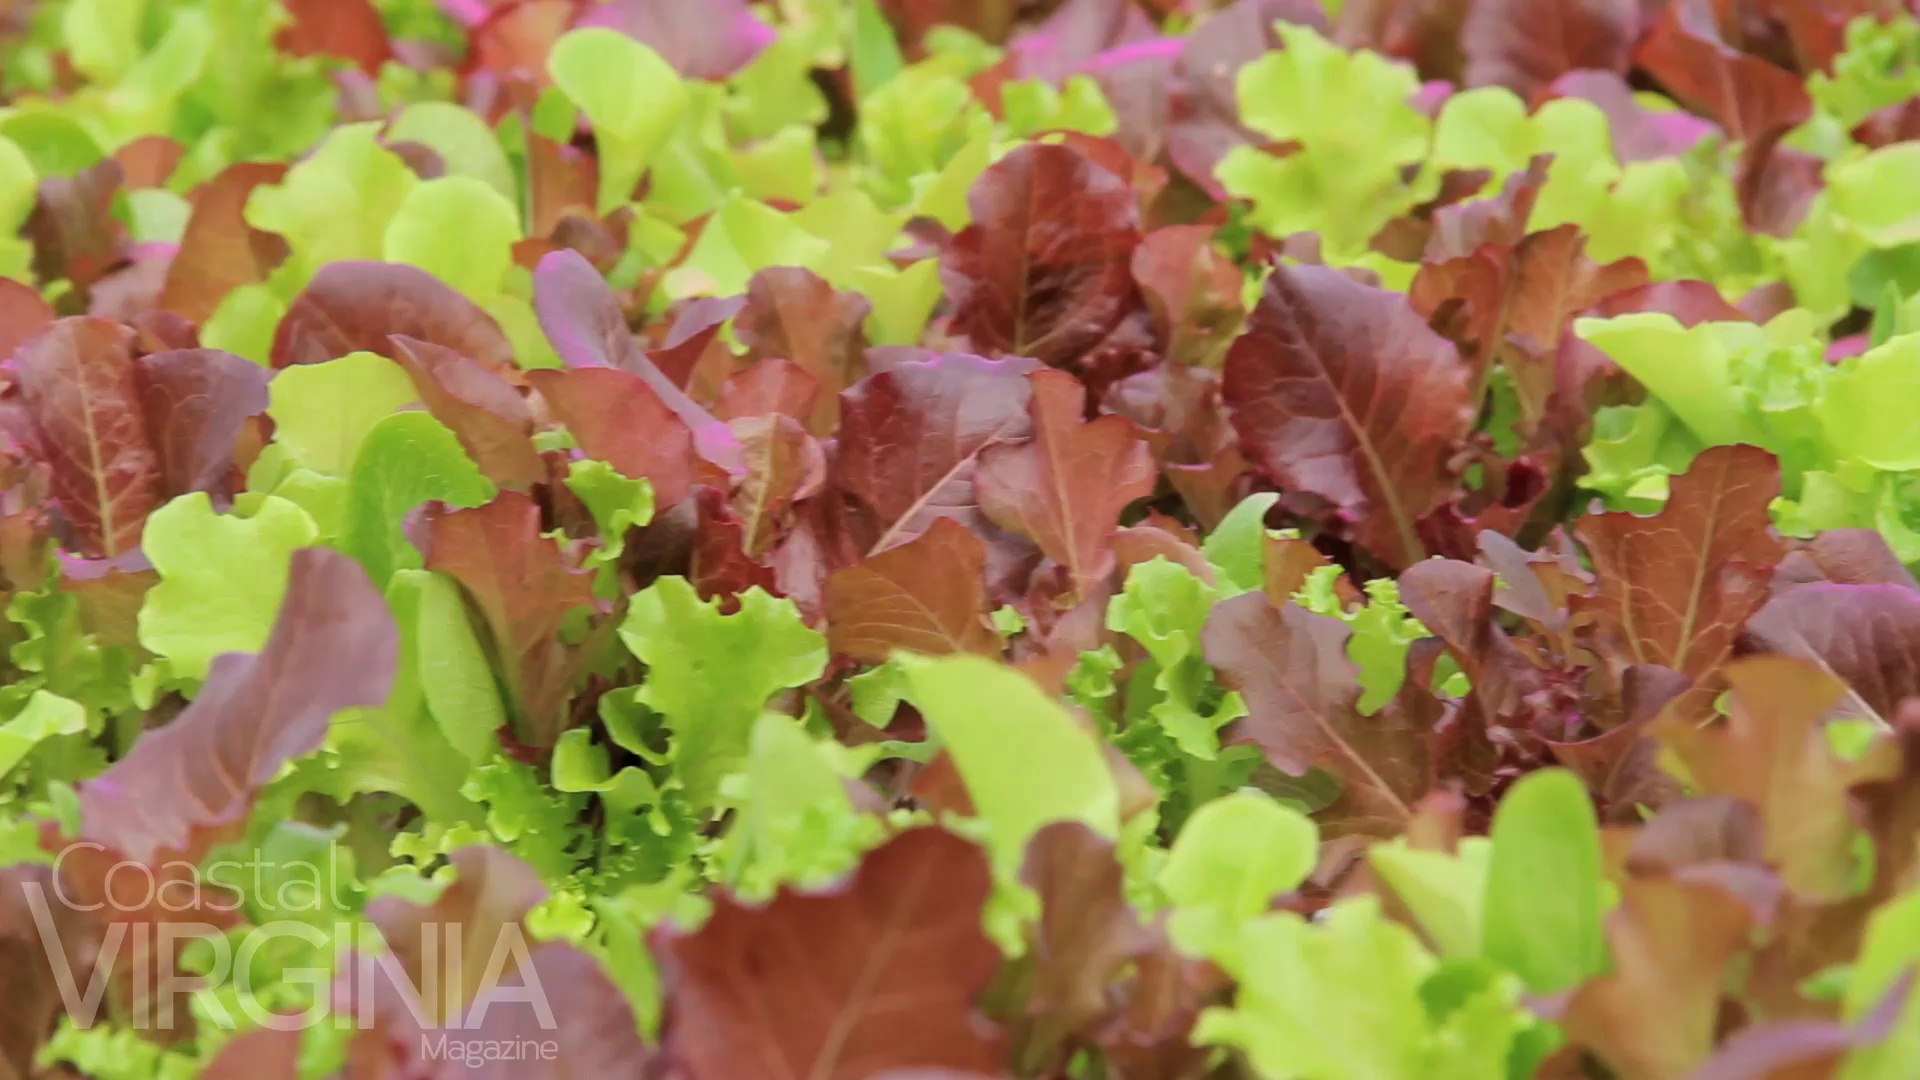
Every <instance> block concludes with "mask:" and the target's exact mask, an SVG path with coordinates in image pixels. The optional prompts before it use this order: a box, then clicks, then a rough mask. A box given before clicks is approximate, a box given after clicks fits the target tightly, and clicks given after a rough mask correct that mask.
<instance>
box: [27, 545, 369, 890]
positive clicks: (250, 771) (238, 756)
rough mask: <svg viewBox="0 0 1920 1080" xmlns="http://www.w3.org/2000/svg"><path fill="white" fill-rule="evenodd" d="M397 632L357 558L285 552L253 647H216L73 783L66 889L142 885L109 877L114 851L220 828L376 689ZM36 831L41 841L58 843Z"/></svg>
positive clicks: (132, 856) (186, 848)
mask: <svg viewBox="0 0 1920 1080" xmlns="http://www.w3.org/2000/svg"><path fill="white" fill-rule="evenodd" d="M397 641H398V632H397V630H396V629H395V626H394V623H393V618H392V616H391V615H389V614H388V613H387V605H386V602H385V600H383V599H382V598H381V596H380V594H379V592H378V591H376V590H375V589H374V587H373V586H372V584H371V583H369V582H368V580H367V577H366V574H365V573H364V572H363V571H362V570H361V569H360V567H359V566H358V564H356V563H355V562H354V561H353V560H352V559H350V558H348V557H347V556H345V555H342V554H340V553H338V552H334V551H330V550H326V549H323V548H304V549H301V550H300V551H297V552H295V553H294V555H293V565H292V570H291V571H290V573H289V577H288V585H287V593H286V598H285V599H284V600H283V601H282V602H281V606H280V613H279V616H278V617H277V618H276V619H275V620H274V625H273V632H272V633H271V635H269V637H268V638H267V644H266V646H265V648H263V649H261V651H260V652H259V653H257V654H256V653H227V654H225V655H223V656H219V657H216V658H215V659H214V661H213V667H212V669H211V671H210V672H209V673H208V675H207V679H206V682H205V683H204V684H203V685H202V686H201V688H200V692H199V695H198V696H197V697H196V698H195V699H194V701H193V704H191V705H190V706H188V707H187V709H186V711H185V712H183V713H181V714H180V715H179V716H178V717H176V718H175V719H174V720H173V721H172V722H171V723H169V724H167V725H166V726H165V727H160V728H155V729H153V730H150V731H147V732H145V733H143V734H142V735H141V736H140V738H139V739H138V740H137V741H136V742H135V743H134V745H133V749H132V751H130V752H129V753H128V754H127V756H126V757H124V758H122V759H120V760H119V761H118V762H115V763H114V764H113V765H112V766H111V767H109V768H108V769H107V771H105V772H103V773H101V774H100V775H98V776H96V777H94V778H93V779H91V780H87V781H85V782H83V783H82V784H81V785H80V831H79V835H78V836H76V837H73V838H71V839H73V840H78V841H83V842H84V843H82V844H80V845H76V846H73V847H71V848H67V849H65V850H67V852H68V854H69V857H68V858H67V859H66V860H65V861H64V863H63V864H62V872H63V874H64V876H65V881H66V885H67V887H68V889H69V890H70V891H71V895H75V896H80V897H83V898H89V899H90V900H105V899H109V898H118V899H119V900H121V901H125V900H127V897H125V896H123V895H122V893H124V892H125V890H127V889H129V888H132V890H133V892H135V893H144V892H145V886H130V885H129V881H130V879H129V877H128V875H125V874H120V875H114V876H109V873H108V871H110V870H111V869H112V868H113V866H114V865H115V864H116V862H117V861H118V860H126V861H131V862H135V863H139V864H141V865H144V866H148V867H161V866H162V864H163V863H167V862H168V861H170V860H176V859H177V860H183V861H184V863H185V864H186V865H188V866H191V865H192V864H193V863H194V862H197V861H198V859H199V857H200V856H201V855H203V854H205V853H206V852H207V851H208V849H209V848H210V847H212V846H213V845H214V844H216V843H218V842H220V841H221V840H223V839H227V838H230V837H231V836H233V835H234V834H235V832H236V830H238V829H240V828H242V827H243V826H244V825H245V823H246V819H247V815H248V814H249V812H250V811H251V810H252V808H253V801H254V796H255V794H256V793H257V792H258V791H259V789H260V788H261V787H263V786H264V785H266V783H267V782H268V781H270V780H272V779H273V778H274V777H275V776H277V775H278V774H279V772H280V769H281V767H282V766H284V765H285V764H286V763H287V762H288V761H291V760H292V759H294V758H296V757H299V756H301V755H303V754H308V753H311V752H313V751H314V750H317V749H319V747H320V745H321V743H322V742H323V741H324V739H325V737H326V733H327V725H328V721H329V720H330V719H331V718H332V716H333V714H334V713H336V712H339V711H340V710H342V709H350V708H355V707H372V706H376V705H379V704H381V703H382V702H384V701H385V700H386V697H387V693H388V691H389V690H390V688H391V687H392V684H393V677H394V666H395V654H396V649H397ZM49 832H50V835H49V836H48V838H47V839H48V842H49V846H50V848H51V849H52V850H62V849H61V848H58V847H53V845H54V844H55V843H56V842H59V841H61V839H62V838H60V837H58V836H57V835H53V834H52V830H51V829H50V830H49ZM143 907H144V904H142V903H138V902H127V903H124V904H122V905H120V906H117V907H116V910H121V911H127V912H138V911H140V910H141V909H142V908H143Z"/></svg>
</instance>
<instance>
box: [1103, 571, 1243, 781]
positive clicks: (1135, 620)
mask: <svg viewBox="0 0 1920 1080" xmlns="http://www.w3.org/2000/svg"><path fill="white" fill-rule="evenodd" d="M1219 599H1220V590H1218V589H1215V588H1214V587H1213V586H1211V585H1208V584H1207V583H1206V582H1204V581H1201V580H1200V579H1199V578H1197V577H1195V576H1194V575H1193V571H1191V570H1188V569H1187V568H1186V567H1184V566H1180V565H1178V564H1175V563H1173V562H1170V561H1168V560H1167V559H1165V558H1162V557H1155V558H1153V559H1150V560H1148V561H1147V562H1144V563H1140V564H1138V565H1136V566H1134V567H1133V568H1132V569H1131V570H1130V571H1128V573H1127V582H1126V585H1125V587H1124V588H1123V589H1122V590H1121V592H1120V594H1119V595H1118V596H1115V597H1114V598H1113V600H1112V601H1111V602H1110V603H1109V604H1108V605H1107V629H1109V630H1112V631H1114V632H1116V633H1122V634H1126V635H1127V636H1129V637H1131V638H1133V639H1134V640H1135V641H1137V642H1139V643H1140V644H1141V645H1142V646H1143V647H1144V648H1145V649H1146V650H1147V655H1148V656H1149V657H1151V658H1152V662H1153V669H1154V670H1153V687H1154V689H1155V690H1157V691H1158V692H1159V695H1160V697H1159V700H1158V701H1156V702H1154V703H1153V706H1152V708H1151V710H1150V715H1151V716H1152V717H1153V720H1154V722H1155V723H1157V724H1159V725H1160V727H1161V728H1162V729H1164V730H1165V731H1166V733H1167V734H1168V735H1170V736H1172V738H1173V741H1174V743H1175V744H1176V745H1178V746H1179V747H1180V749H1181V750H1183V751H1185V752H1186V753H1188V754H1191V755H1193V756H1194V757H1197V758H1199V759H1201V760H1203V761H1212V760H1213V759H1214V757H1215V756H1217V755H1218V754H1219V752H1220V737H1219V734H1218V733H1219V730H1220V728H1221V727H1223V726H1225V725H1226V724H1227V723H1228V722H1229V721H1232V720H1235V719H1238V718H1239V717H1242V716H1245V715H1246V713H1247V708H1246V704H1245V703H1244V702H1243V701H1242V700H1241V699H1240V695H1239V694H1237V693H1223V692H1221V690H1220V688H1219V686H1218V684H1216V683H1215V682H1214V680H1213V669H1212V668H1211V667H1210V666H1208V664H1207V662H1206V658H1205V657H1204V656H1203V655H1202V653H1201V647H1200V632H1201V630H1203V629H1204V628H1205V627H1206V624H1207V614H1208V613H1209V612H1211V611H1212V610H1213V605H1214V604H1215V603H1216V602H1218V601H1219Z"/></svg>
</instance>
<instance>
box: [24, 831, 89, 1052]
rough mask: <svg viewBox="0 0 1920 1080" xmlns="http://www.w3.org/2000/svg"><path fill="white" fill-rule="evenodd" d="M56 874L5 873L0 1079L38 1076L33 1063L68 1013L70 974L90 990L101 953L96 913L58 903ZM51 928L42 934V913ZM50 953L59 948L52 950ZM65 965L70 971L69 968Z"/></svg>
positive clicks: (34, 868) (33, 868)
mask: <svg viewBox="0 0 1920 1080" xmlns="http://www.w3.org/2000/svg"><path fill="white" fill-rule="evenodd" d="M59 887H60V886H59V883H58V881H56V880H55V878H54V873H53V868H52V867H50V866H42V865H36V864H33V863H16V864H14V865H12V866H8V867H5V868H0V1001H5V1002H6V1003H7V1007H6V1009H5V1010H4V1011H0V1077H6V1078H8V1080H25V1078H27V1077H32V1076H36V1075H38V1073H36V1071H35V1069H34V1067H33V1061H34V1055H35V1053H36V1052H37V1051H38V1050H39V1049H40V1046H41V1044H42V1043H44V1042H45V1041H46V1040H47V1039H48V1037H50V1036H51V1035H52V1034H53V1029H54V1021H55V1019H56V1018H57V1017H58V1016H59V1015H60V1014H61V1012H62V1011H64V1008H65V1006H64V1004H63V1002H62V999H61V996H60V986H61V983H60V979H61V977H62V975H63V974H65V975H69V976H70V977H71V978H73V979H75V980H76V984H75V985H78V986H80V987H86V986H88V985H89V984H90V980H91V979H92V977H93V971H92V968H93V964H94V958H95V955H96V953H97V951H98V948H99V945H100V926H99V924H98V923H97V922H96V921H95V920H94V917H93V915H92V914H91V913H88V912H83V911H80V910H78V909H77V908H75V907H74V906H73V905H71V904H64V903H60V902H58V899H57V898H58V897H59V895H60V893H59ZM42 912H44V913H45V916H46V918H47V919H48V920H50V925H49V926H47V927H45V928H44V929H43V928H42V924H41V918H40V916H41V913H42ZM49 946H52V947H51V948H50V947H49ZM63 965H64V966H63Z"/></svg>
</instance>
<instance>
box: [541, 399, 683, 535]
mask: <svg viewBox="0 0 1920 1080" xmlns="http://www.w3.org/2000/svg"><path fill="white" fill-rule="evenodd" d="M527 381H528V382H530V383H532V384H533V388H534V389H535V390H537V391H539V393H540V396H541V398H542V399H544V400H545V401H546V405H547V409H548V410H549V412H551V414H552V415H553V418H554V419H556V420H558V421H559V422H560V423H561V424H563V425H565V427H566V429H567V431H568V432H570V433H571V434H572V435H573V438H574V441H575V442H576V443H578V444H579V446H580V449H581V450H582V451H584V452H585V453H586V455H587V456H588V457H590V458H593V459H595V460H597V461H604V462H606V463H607V464H609V465H612V466H613V467H614V468H615V469H618V470H619V471H620V472H621V473H623V474H625V475H627V476H632V477H636V478H638V477H645V478H646V479H647V480H648V481H650V482H651V483H652V484H653V493H654V496H655V498H657V499H659V500H660V503H661V505H663V506H671V505H673V504H674V503H677V502H679V501H680V500H681V499H684V498H686V497H687V492H688V490H689V489H691V487H692V486H693V485H694V484H695V483H696V482H698V481H699V480H700V479H701V478H702V477H703V476H705V475H706V472H705V470H704V469H703V467H702V463H701V460H700V457H699V455H698V453H697V452H696V451H695V448H694V439H693V432H692V430H691V429H689V428H688V427H687V425H686V422H685V421H683V420H682V419H681V418H680V417H679V415H677V414H676V413H675V412H674V411H673V409H672V408H671V407H669V406H668V405H667V403H666V402H664V401H662V400H661V399H660V395H659V394H658V393H656V392H655V391H654V389H653V387H652V385H651V384H649V383H648V382H646V381H645V380H644V379H641V378H640V377H639V376H637V375H632V374H629V373H627V372H625V371H620V370H618V369H615V368H575V369H572V370H567V371H535V372H530V373H529V374H528V376H527Z"/></svg>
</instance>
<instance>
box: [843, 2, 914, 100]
mask: <svg viewBox="0 0 1920 1080" xmlns="http://www.w3.org/2000/svg"><path fill="white" fill-rule="evenodd" d="M847 59H848V61H849V65H848V66H850V67H851V68H852V69H853V90H854V96H855V97H856V98H859V99H861V100H865V99H866V98H868V97H870V96H872V94H873V93H874V91H876V90H878V89H880V88H881V87H883V86H885V85H887V83H889V82H891V81H893V78H894V76H896V75H898V74H900V71H901V69H902V68H904V67H906V60H905V58H903V57H902V56H901V55H900V43H899V41H897V40H895V38H894V36H893V26H892V25H891V24H890V23H888V22H887V18H886V16H885V15H882V14H881V13H880V5H879V4H877V3H875V2H874V0H853V47H852V48H851V49H850V50H848V57H847Z"/></svg>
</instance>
